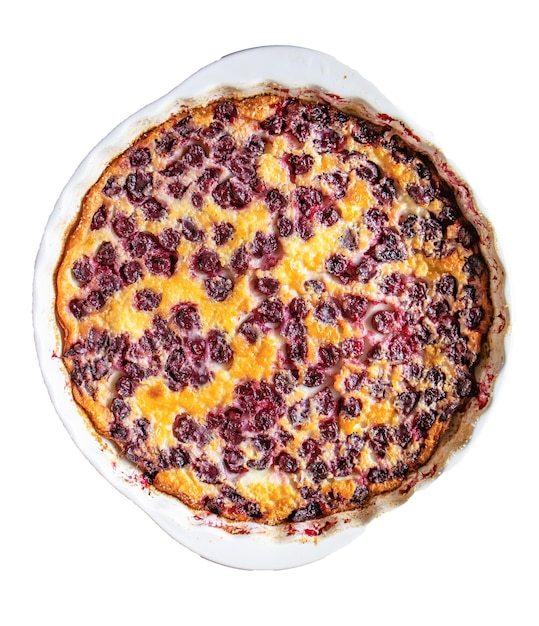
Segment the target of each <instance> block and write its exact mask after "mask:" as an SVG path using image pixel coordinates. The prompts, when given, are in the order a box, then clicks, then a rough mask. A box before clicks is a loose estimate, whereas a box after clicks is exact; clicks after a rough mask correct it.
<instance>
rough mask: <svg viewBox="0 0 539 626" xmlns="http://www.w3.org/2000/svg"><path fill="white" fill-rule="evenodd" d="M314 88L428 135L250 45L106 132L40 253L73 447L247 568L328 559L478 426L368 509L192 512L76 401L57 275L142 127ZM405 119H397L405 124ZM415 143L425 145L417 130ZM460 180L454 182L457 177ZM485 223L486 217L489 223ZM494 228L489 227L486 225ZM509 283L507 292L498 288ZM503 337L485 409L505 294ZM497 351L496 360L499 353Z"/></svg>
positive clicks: (292, 52)
mask: <svg viewBox="0 0 539 626" xmlns="http://www.w3.org/2000/svg"><path fill="white" fill-rule="evenodd" d="M268 85H274V86H277V87H276V88H279V89H283V88H284V89H287V90H290V91H291V92H292V93H293V92H294V90H305V89H309V90H313V91H315V92H317V93H320V94H324V97H326V98H331V99H333V100H334V101H339V102H340V101H354V102H358V101H361V102H362V103H365V106H367V107H369V108H370V109H373V110H374V111H379V112H382V113H383V114H384V115H385V116H387V119H390V118H391V119H392V120H393V121H396V120H402V121H403V122H404V124H406V126H404V124H403V125H402V127H403V129H408V128H413V129H414V133H416V132H419V134H420V135H421V136H422V138H423V139H425V138H428V134H427V133H425V132H423V131H422V130H421V129H419V128H418V126H417V124H415V123H413V122H411V121H410V120H409V119H407V118H406V116H405V115H403V114H402V113H401V112H400V111H399V110H398V109H397V108H396V107H395V106H393V105H392V104H391V103H390V102H389V101H388V100H387V99H386V98H385V97H384V96H383V95H382V94H381V93H380V92H379V91H378V90H377V89H376V88H375V87H374V86H373V85H372V84H371V83H369V82H368V81H366V80H365V79H364V78H363V77H361V76H360V75H359V74H358V73H357V72H355V71H354V70H352V69H351V68H349V67H347V66H345V65H343V64H342V63H340V62H338V61H337V60H335V59H334V58H333V57H330V56H328V55H326V54H323V53H320V52H316V51H313V50H307V49H304V48H296V47H288V46H271V47H262V48H254V49H250V50H244V51H241V52H237V53H235V54H232V55H229V56H226V57H223V58H222V59H220V60H219V61H217V62H215V63H213V64H211V65H209V66H207V67H205V68H203V69H201V70H200V71H198V72H197V73H196V74H194V75H192V76H191V77H189V78H188V79H187V80H185V81H184V82H182V83H181V84H180V85H179V86H178V87H176V88H175V89H173V90H172V91H171V92H170V93H168V94H166V95H165V96H163V97H162V98H160V99H159V100H157V101H155V102H153V103H152V104H150V105H148V106H146V107H144V108H143V109H141V110H140V111H138V112H137V113H135V114H134V115H132V116H131V117H129V118H128V119H127V120H125V121H124V122H123V123H121V124H120V125H119V126H117V127H116V128H115V129H114V130H113V131H112V132H111V133H110V134H109V135H108V136H107V137H105V138H104V139H103V140H102V141H101V142H100V143H99V144H98V145H97V146H96V147H95V148H94V149H93V150H92V151H91V152H90V153H89V154H88V156H87V157H86V158H85V159H84V161H83V162H82V163H81V164H80V166H79V168H78V169H77V170H76V172H75V173H74V174H73V176H72V178H71V179H70V180H69V182H68V184H67V185H66V187H65V189H64V190H63V192H62V194H61V196H60V197H59V199H58V202H57V204H56V206H55V208H54V211H53V213H52V215H51V217H50V219H49V221H48V224H47V227H46V230H45V233H44V236H43V239H42V242H41V247H40V250H39V253H38V257H37V261H36V267H35V277H34V306H33V316H34V329H35V342H36V348H37V353H38V357H39V362H40V366H41V369H42V373H43V377H44V379H45V382H46V385H47V388H48V391H49V394H50V397H51V399H52V402H53V404H54V406H55V408H56V410H57V412H58V414H59V416H60V418H61V419H62V421H63V423H64V425H65V427H66V428H67V430H68V432H69V433H70V435H71V437H72V438H73V440H74V442H75V443H76V445H77V446H78V447H79V448H80V450H81V451H82V452H83V454H84V455H85V456H86V457H87V458H88V460H89V461H90V462H91V463H92V464H93V465H94V466H95V468H96V469H97V470H98V471H99V472H100V473H101V474H102V475H103V476H104V477H105V478H106V479H107V480H108V481H109V482H110V483H112V484H113V485H114V486H115V487H116V488H117V489H118V490H119V491H120V492H122V493H123V494H124V495H126V496H127V497H128V498H130V499H131V500H132V501H134V502H135V503H136V504H137V505H138V506H140V507H141V508H142V509H143V510H144V511H145V512H146V513H147V514H148V515H150V517H151V518H152V519H153V520H154V521H155V522H157V524H158V525H159V526H160V527H161V528H162V529H163V530H165V531H166V532H167V533H169V534H170V535H171V536H172V537H173V538H174V539H176V540H177V541H178V542H180V543H181V544H182V545H184V546H186V547H187V548H189V549H191V550H193V551H194V552H196V553H198V554H199V555H201V556H203V557H205V558H207V559H209V560H212V561H215V562H217V563H221V564H224V565H228V566H232V567H237V568H243V569H282V568H288V567H294V566H298V565H304V564H307V563H310V562H313V561H316V560H318V559H321V558H323V557H324V556H326V555H328V554H329V553H331V552H333V551H334V550H336V549H338V548H341V547H343V546H345V545H346V544H348V543H349V542H350V541H352V540H354V539H355V538H356V537H357V536H358V535H360V534H361V533H362V532H363V530H364V529H365V527H366V524H367V523H368V522H369V521H370V520H371V519H372V518H374V517H376V516H377V515H379V514H380V513H382V512H383V511H385V510H386V509H388V508H391V507H393V506H396V505H398V504H401V503H402V502H404V501H405V500H406V499H407V498H408V497H409V496H410V494H411V493H413V492H414V491H415V489H416V488H417V487H418V486H420V485H422V484H426V483H427V482H428V481H429V479H432V478H433V477H435V476H436V475H438V474H439V472H440V471H441V469H442V468H443V467H444V465H445V464H446V462H447V461H448V460H449V458H450V457H452V454H453V452H454V451H456V450H459V449H461V448H462V446H463V445H464V444H465V443H466V442H467V441H468V440H469V438H470V436H471V434H472V431H473V427H474V423H472V422H470V423H466V424H462V425H460V426H459V428H458V430H457V431H456V432H452V435H451V436H452V445H451V446H450V449H449V448H447V449H445V448H444V451H443V452H440V453H436V454H435V455H434V457H433V459H431V461H429V462H428V463H427V465H426V466H424V467H423V468H422V469H421V472H420V473H416V476H415V477H413V478H411V479H410V482H409V483H407V488H406V489H405V490H404V489H402V490H399V493H398V494H394V495H393V496H391V497H389V498H384V499H383V501H381V502H380V503H379V504H376V505H375V506H373V507H370V508H369V510H368V511H362V512H358V513H343V514H339V515H335V516H332V517H331V518H325V519H322V520H315V521H311V522H304V523H297V524H285V525H279V526H266V525H261V524H256V523H245V522H241V523H239V522H228V521H224V520H222V519H219V518H218V517H216V516H214V515H213V514H209V513H201V512H197V511H193V510H191V509H189V508H188V507H186V506H185V505H183V504H182V503H181V502H180V501H179V500H176V499H175V498H172V497H170V496H167V495H165V494H163V493H161V492H159V491H157V490H155V489H153V488H152V487H151V486H150V485H149V484H148V483H147V481H146V480H145V479H144V477H143V476H142V474H141V473H140V472H139V471H138V470H137V469H136V468H134V467H133V466H132V465H131V464H130V463H129V462H127V461H125V460H124V459H122V458H121V457H120V456H119V455H118V453H117V451H116V449H115V448H114V446H113V445H112V444H110V442H108V441H107V440H105V439H103V438H101V437H100V436H99V435H97V434H96V433H95V431H94V430H93V429H92V427H91V425H90V422H89V420H88V418H87V417H86V416H85V415H83V414H82V413H81V411H80V410H79V408H78V407H77V405H76V404H75V402H74V400H73V398H72V396H71V394H70V392H69V389H68V376H67V373H66V370H65V369H64V367H63V363H62V360H61V359H60V358H59V357H58V355H60V354H61V353H62V346H61V336H60V331H59V328H58V326H57V322H56V318H55V313H54V310H55V287H54V280H53V278H54V275H55V268H56V265H57V263H58V255H59V253H60V251H61V249H62V246H63V240H64V237H65V233H66V230H67V229H68V228H69V226H70V224H71V223H72V221H73V219H74V218H75V216H76V214H77V212H78V209H79V207H80V203H81V200H82V198H83V196H84V194H85V192H86V191H87V189H88V188H89V187H90V186H91V185H92V184H93V183H94V181H95V180H96V179H97V178H98V176H99V174H100V173H101V171H102V170H103V168H104V167H105V166H106V164H107V163H108V162H109V161H110V160H111V159H112V158H113V157H115V156H116V155H117V154H119V153H120V152H122V151H123V150H124V149H126V148H127V147H128V146H129V144H130V143H131V142H132V141H133V140H134V139H135V138H136V137H138V136H139V135H140V134H141V133H143V132H144V131H146V130H148V129H150V128H152V127H154V126H156V125H158V124H159V123H161V122H163V121H164V120H165V119H167V118H168V117H169V115H170V114H171V112H173V111H175V110H177V109H178V108H179V107H180V106H181V105H184V104H188V105H191V104H199V103H202V102H204V101H207V100H208V99H209V98H211V97H216V96H218V95H219V94H223V93H227V92H228V91H229V90H231V89H233V90H235V91H238V90H239V91H240V92H241V93H242V94H246V95H251V94H255V93H258V92H260V91H261V90H262V89H267V86H268ZM399 123H400V122H399ZM410 135H411V137H413V138H414V140H417V141H418V142H422V141H423V140H420V139H419V138H418V137H417V135H415V134H413V135H412V134H410ZM421 145H422V146H423V147H425V149H428V150H430V151H431V156H432V157H433V158H434V160H435V161H436V160H438V162H439V163H444V164H445V166H447V162H446V161H445V159H444V158H443V157H442V155H441V153H440V152H439V151H437V150H436V149H435V148H434V147H431V146H430V144H427V143H423V142H422V143H421ZM455 180H457V178H456V177H455ZM458 184H459V185H461V192H462V198H463V201H464V202H469V203H470V205H474V206H475V203H474V200H473V198H472V196H471V192H470V191H469V189H468V188H467V187H466V185H464V184H463V183H461V182H459V183H458ZM485 224H486V221H485ZM485 232H488V229H487V228H486V231H485ZM485 245H486V246H487V247H488V248H489V251H490V254H491V258H492V260H493V267H494V279H495V280H496V281H497V283H498V284H499V285H502V283H503V268H502V265H501V263H500V262H499V261H498V257H497V255H496V253H495V242H494V241H493V240H489V241H487V242H486V244H485ZM501 292H503V289H500V293H501ZM495 309H496V311H497V314H498V315H497V317H496V321H495V324H496V325H497V330H498V332H497V335H498V337H499V341H498V342H497V346H496V348H495V350H494V354H493V355H492V358H491V359H490V361H489V363H488V365H487V371H486V372H483V373H481V380H482V385H483V386H482V387H481V394H482V396H481V400H480V402H479V404H482V405H483V406H481V407H480V408H484V406H486V405H487V404H488V400H489V396H490V393H491V390H492V385H493V381H494V380H495V378H496V375H497V373H498V371H499V368H500V366H501V363H502V360H503V357H502V354H503V340H502V336H503V334H504V331H505V329H506V327H507V313H506V309H505V302H504V300H503V296H500V298H499V300H498V301H496V302H495ZM494 357H496V358H494Z"/></svg>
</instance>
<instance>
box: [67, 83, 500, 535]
mask: <svg viewBox="0 0 539 626" xmlns="http://www.w3.org/2000/svg"><path fill="white" fill-rule="evenodd" d="M485 237H486V238H489V237H491V232H490V230H489V227H488V225H486V223H485V221H484V220H483V218H482V217H481V216H480V215H479V214H478V213H477V211H476V209H475V207H474V205H473V201H472V200H471V196H469V195H467V191H466V188H465V186H464V185H463V183H461V181H459V179H457V178H456V176H455V175H454V174H453V173H452V172H451V170H450V169H449V167H448V166H447V165H446V163H445V162H444V161H443V160H442V159H441V158H440V156H439V153H437V152H436V151H434V150H432V149H431V148H429V147H427V146H425V145H424V144H422V143H421V141H420V140H419V139H418V138H417V137H415V135H413V133H411V132H410V131H408V130H406V129H405V128H404V127H403V125H402V124H400V123H396V122H395V120H393V119H392V118H390V117H389V116H384V115H380V114H371V113H369V112H368V111H367V109H365V108H361V107H360V108H359V109H358V107H357V106H356V107H354V106H353V105H351V104H350V103H344V102H341V101H340V100H339V99H338V98H335V97H331V96H326V95H323V94H315V93H314V92H307V91H305V92H299V93H298V94H291V93H283V92H282V91H279V90H270V89H268V90H267V92H266V93H263V94H261V95H253V96H249V97H244V96H241V95H238V94H235V95H230V96H229V97H226V98H224V97H221V98H217V99H216V100H214V101H209V103H207V104H204V105H200V106H195V107H183V108H182V109H181V110H180V111H179V112H177V113H175V114H173V115H171V117H170V118H169V119H168V120H167V121H165V122H164V123H162V124H160V125H158V126H157V127H155V128H153V129H151V130H149V131H147V132H145V133H144V134H143V135H141V136H140V137H139V138H137V139H136V140H135V141H134V142H133V143H132V144H131V145H130V146H129V148H128V149H127V150H125V152H123V153H122V154H120V155H119V156H118V157H116V158H115V159H114V160H112V162H111V163H110V164H109V165H108V166H107V167H106V168H105V170H104V171H103V173H102V175H101V176H100V178H99V180H97V182H96V183H95V184H94V185H93V186H92V187H91V189H90V190H89V191H88V192H87V194H86V196H85V197H84V199H83V201H82V206H81V209H80V213H79V215H78V217H77V221H76V223H75V224H74V225H73V227H72V229H71V230H70V232H69V233H68V234H67V236H66V241H65V248H64V250H63V252H62V256H61V260H60V263H59V265H58V268H57V275H56V287H57V300H56V313H57V318H58V321H59V324H60V327H61V329H62V337H63V354H62V359H63V361H64V363H65V367H66V369H67V371H68V373H69V379H70V385H71V388H72V392H73V396H74V399H75V401H76V402H77V404H78V405H79V406H80V407H81V409H83V410H84V412H85V413H86V414H87V415H88V417H89V418H90V420H91V422H92V423H93V426H94V427H95V429H96V430H97V432H98V433H99V434H100V435H102V436H105V437H106V438H108V439H110V440H112V441H114V442H115V444H116V445H117V447H118V449H119V450H120V451H121V454H122V455H124V456H125V457H126V458H127V459H129V460H130V461H132V463H133V464H135V465H136V466H138V468H140V470H141V471H142V472H143V474H144V475H145V477H146V479H147V480H148V481H149V483H150V484H152V485H153V487H154V488H156V489H157V490H159V491H162V492H166V493H167V494H170V495H172V496H175V497H177V498H179V499H181V500H182V501H183V502H184V503H185V504H187V505H188V506H189V507H192V508H193V509H198V510H201V511H202V510H205V511H209V512H212V513H214V514H217V515H218V516H220V517H222V518H227V519H230V520H237V521H244V520H245V521H254V522H260V523H268V524H279V523H283V522H302V521H306V520H312V519H317V518H322V517H325V516H327V515H330V514H333V513H338V512H342V511H351V510H360V509H365V508H367V507H368V506H369V505H370V504H371V503H372V502H374V501H375V500H376V499H377V498H380V497H383V494H391V493H392V492H396V491H398V490H399V489H400V490H403V492H404V491H405V490H406V489H410V488H411V486H412V485H413V484H414V483H415V482H417V480H418V479H419V478H418V477H420V470H421V468H422V467H424V466H425V463H427V461H428V460H429V459H430V458H431V457H432V455H433V454H434V453H435V451H436V450H438V449H439V448H440V446H442V445H445V443H444V442H445V441H446V440H447V439H448V438H450V435H451V434H452V433H454V432H455V431H456V430H457V427H458V424H459V422H460V421H461V420H462V416H463V415H474V416H475V415H476V414H477V413H478V411H479V410H480V409H481V408H483V407H484V405H485V404H486V403H487V401H488V393H489V390H490V386H491V383H492V380H490V379H489V380H488V381H487V382H485V380H484V376H483V374H482V372H483V363H484V360H485V359H486V358H489V355H490V356H491V353H492V350H493V348H492V343H491V339H492V337H493V333H494V329H495V330H496V333H499V332H500V329H501V328H502V326H503V315H502V314H501V313H500V307H499V305H498V295H497V292H496V289H498V287H496V286H495V285H494V282H493V271H492V263H493V262H494V261H493V260H492V259H491V258H490V256H489V252H488V246H485V245H483V244H484V241H483V239H484V238H485ZM496 275H497V276H498V278H497V280H499V274H496ZM490 378H492V376H491V377H490ZM474 419H475V417H474ZM472 421H473V420H472Z"/></svg>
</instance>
